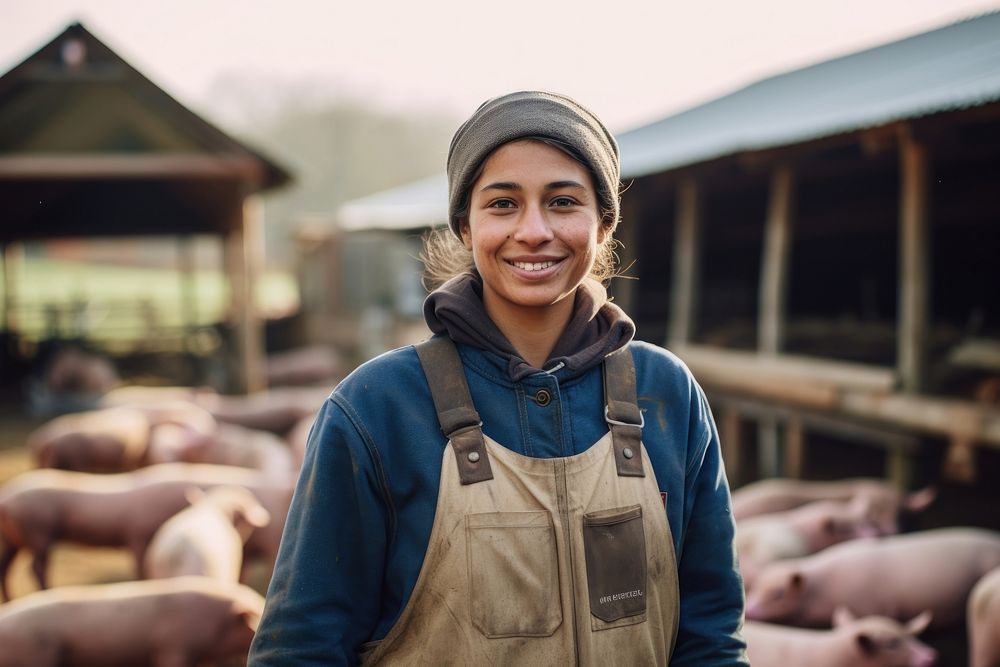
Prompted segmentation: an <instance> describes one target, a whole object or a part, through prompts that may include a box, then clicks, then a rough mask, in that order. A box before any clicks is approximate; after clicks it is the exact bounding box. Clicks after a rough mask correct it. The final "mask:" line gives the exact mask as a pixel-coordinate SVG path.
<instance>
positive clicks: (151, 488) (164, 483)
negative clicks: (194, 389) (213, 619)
mask: <svg viewBox="0 0 1000 667" xmlns="http://www.w3.org/2000/svg"><path fill="white" fill-rule="evenodd" d="M220 485H239V486H245V487H247V488H249V489H251V490H252V491H254V493H255V495H258V498H259V499H260V501H261V504H263V505H264V506H265V507H266V508H267V509H268V511H269V512H270V513H271V516H272V517H276V518H277V519H280V521H279V520H276V521H272V523H271V524H269V525H268V526H266V527H264V528H262V529H260V530H261V531H263V532H262V534H261V535H259V536H258V535H257V531H254V534H253V535H251V536H250V539H249V540H248V542H247V553H248V555H249V554H250V552H251V549H253V550H254V551H255V552H256V553H255V555H256V554H261V555H264V556H265V557H266V558H268V559H270V560H272V561H273V558H274V554H276V553H277V543H278V541H280V530H281V526H283V525H284V518H285V515H286V514H287V512H288V503H289V502H290V500H291V486H290V485H277V486H276V485H275V484H272V483H270V482H269V481H268V480H266V479H265V478H264V477H263V476H262V475H261V474H260V473H257V472H256V471H253V470H249V469H245V468H235V467H231V466H209V465H193V464H163V465H158V466H150V467H147V468H141V469H139V470H137V471H135V472H131V473H119V474H115V475H92V474H88V473H74V472H66V471H61V470H32V471H28V472H25V473H22V474H20V475H18V476H17V477H15V478H14V479H12V480H11V481H9V482H8V483H7V484H5V485H4V486H3V487H0V592H2V593H3V595H4V596H5V597H7V596H8V591H7V586H6V575H7V570H8V569H9V568H10V564H11V562H12V561H13V560H14V557H15V556H16V555H17V553H18V551H20V550H22V549H24V550H27V551H29V552H30V553H31V554H32V570H33V572H34V574H35V577H36V579H37V580H38V583H39V585H40V586H41V587H42V588H45V587H46V585H47V581H46V570H47V566H48V559H49V553H50V551H51V549H52V547H53V546H55V545H56V544H57V543H58V542H60V541H68V542H75V543H78V544H87V545H92V546H110V547H126V548H128V549H129V550H130V551H131V552H132V554H133V555H134V556H135V562H136V566H137V569H139V570H141V566H142V563H143V560H144V556H145V552H146V548H147V547H148V545H149V541H150V540H151V539H152V537H153V535H154V534H155V533H156V531H157V530H158V529H159V528H160V526H162V525H163V523H164V522H165V521H166V520H167V519H169V518H170V517H172V516H173V515H174V514H176V513H177V512H179V511H181V510H182V509H184V508H185V507H187V506H188V501H187V499H186V497H185V494H186V492H187V490H188V489H189V488H190V487H191V486H198V487H200V488H202V489H207V488H211V487H214V486H220ZM274 524H278V526H277V527H276V526H274ZM276 531H277V535H275V532H276Z"/></svg>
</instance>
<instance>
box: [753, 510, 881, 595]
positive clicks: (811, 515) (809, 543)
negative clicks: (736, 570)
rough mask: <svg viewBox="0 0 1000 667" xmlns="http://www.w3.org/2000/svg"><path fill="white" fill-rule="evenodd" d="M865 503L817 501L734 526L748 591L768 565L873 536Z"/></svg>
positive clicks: (874, 526)
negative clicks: (760, 571) (757, 574)
mask: <svg viewBox="0 0 1000 667" xmlns="http://www.w3.org/2000/svg"><path fill="white" fill-rule="evenodd" d="M868 510H869V503H868V502H867V500H864V499H859V500H853V501H837V500H825V501H824V500H820V501H816V502H812V503H808V504H806V505H802V506H801V507H797V508H795V509H793V510H787V511H784V512H775V513H773V514H762V515H759V516H754V517H750V518H748V519H744V520H742V521H740V522H739V523H738V524H737V526H736V549H737V552H738V553H739V561H740V571H741V572H742V573H743V582H744V584H745V585H746V586H747V587H748V588H749V587H750V586H751V585H752V584H753V579H754V578H755V576H756V573H757V572H758V571H759V570H760V568H762V567H763V566H765V565H767V564H768V563H770V562H772V561H775V560H781V559H785V558H798V557H801V556H808V555H809V554H813V553H816V552H817V551H822V550H823V549H826V548H827V547H830V546H833V545H834V544H838V543H840V542H844V541H847V540H852V539H857V538H860V537H876V536H879V535H880V534H881V532H880V529H879V526H878V525H877V524H876V523H874V522H873V521H872V520H871V519H870V517H869V512H868Z"/></svg>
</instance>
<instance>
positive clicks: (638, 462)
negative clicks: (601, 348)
mask: <svg viewBox="0 0 1000 667" xmlns="http://www.w3.org/2000/svg"><path fill="white" fill-rule="evenodd" d="M604 400H605V401H607V405H605V407H604V419H605V421H607V422H608V427H609V428H610V429H611V439H612V441H613V446H614V450H615V465H617V466H618V476H619V477H645V476H646V473H645V471H644V470H643V468H642V447H641V444H642V427H643V424H644V421H643V417H642V412H641V411H640V410H639V402H638V399H637V398H636V389H635V363H634V362H633V361H632V353H631V352H629V350H628V347H627V346H626V347H623V348H621V349H619V350H615V351H614V352H612V353H611V354H609V355H608V356H606V357H605V358H604Z"/></svg>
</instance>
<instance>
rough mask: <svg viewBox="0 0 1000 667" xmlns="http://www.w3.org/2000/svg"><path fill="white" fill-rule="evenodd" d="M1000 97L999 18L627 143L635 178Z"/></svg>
mask: <svg viewBox="0 0 1000 667" xmlns="http://www.w3.org/2000/svg"><path fill="white" fill-rule="evenodd" d="M998 100H1000V12H993V13H989V14H984V15H982V16H978V17H974V18H970V19H967V20H964V21H961V22H958V23H954V24H952V25H948V26H945V27H943V28H939V29H937V30H932V31H930V32H925V33H922V34H919V35H914V36H912V37H908V38H905V39H901V40H899V41H896V42H891V43H888V44H883V45H881V46H877V47H875V48H871V49H868V50H865V51H860V52H857V53H852V54H850V55H847V56H843V57H840V58H834V59H833V60H827V61H825V62H821V63H818V64H816V65H812V66H810V67H804V68H802V69H798V70H794V71H791V72H787V73H784V74H779V75H777V76H773V77H771V78H768V79H763V80H761V81H758V82H756V83H753V84H751V85H749V86H747V87H745V88H742V89H740V90H737V91H735V92H733V93H730V94H729V95H725V96H723V97H720V98H718V99H715V100H712V101H710V102H708V103H706V104H702V105H699V106H696V107H693V108H691V109H687V110H685V111H683V112H681V113H678V114H675V115H672V116H668V117H667V118H663V119H661V120H659V121H656V122H653V123H650V124H648V125H644V126H642V127H639V128H636V129H634V130H631V131H629V132H625V133H623V134H620V135H619V136H618V141H619V145H620V147H621V154H622V176H623V177H625V178H635V177H639V176H645V175H648V174H651V173H655V172H660V171H667V170H670V169H676V168H678V167H682V166H685V165H690V164H694V163H698V162H704V161H707V160H711V159H714V158H718V157H723V156H726V155H732V154H734V153H739V152H742V151H750V150H762V149H768V148H775V147H778V146H786V145H790V144H796V143H801V142H804V141H809V140H813V139H819V138H823V137H828V136H833V135H837V134H842V133H846V132H851V131H855V130H860V129H865V128H870V127H877V126H881V125H885V124H888V123H891V122H893V121H898V120H904V119H911V118H919V117H922V116H928V115H931V114H936V113H941V112H945V111H952V110H956V109H963V108H967V107H973V106H978V105H983V104H987V103H990V102H996V101H998Z"/></svg>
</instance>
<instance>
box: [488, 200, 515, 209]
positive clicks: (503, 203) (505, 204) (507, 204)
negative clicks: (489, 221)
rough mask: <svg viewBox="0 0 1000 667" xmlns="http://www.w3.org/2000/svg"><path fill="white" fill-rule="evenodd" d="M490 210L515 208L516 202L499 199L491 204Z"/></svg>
mask: <svg viewBox="0 0 1000 667" xmlns="http://www.w3.org/2000/svg"><path fill="white" fill-rule="evenodd" d="M490 208H514V202H513V201H511V200H510V199H497V200H496V201H492V202H490Z"/></svg>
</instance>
